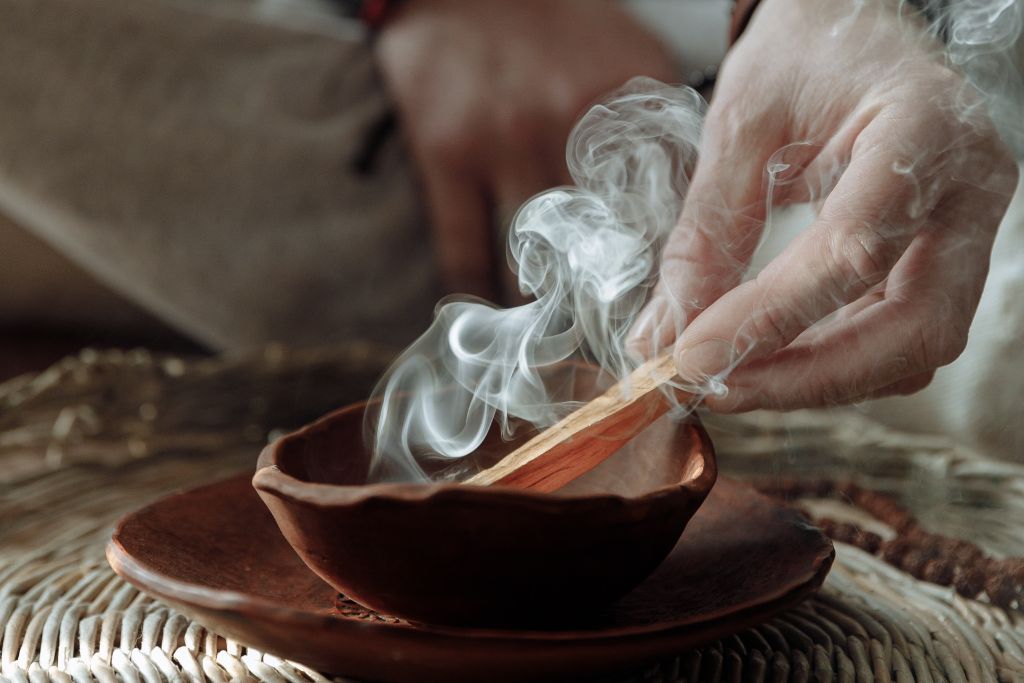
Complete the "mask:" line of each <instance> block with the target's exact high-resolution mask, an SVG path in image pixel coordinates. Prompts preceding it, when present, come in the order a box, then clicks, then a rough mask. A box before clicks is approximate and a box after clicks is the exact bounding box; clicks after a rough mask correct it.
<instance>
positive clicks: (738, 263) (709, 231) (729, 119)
mask: <svg viewBox="0 0 1024 683" xmlns="http://www.w3.org/2000/svg"><path fill="white" fill-rule="evenodd" d="M720 102H721V100H719V101H716V102H713V103H712V106H711V108H710V110H709V112H708V117H707V123H706V124H705V128H704V133H703V137H702V139H701V148H700V157H699V160H698V162H697V167H696V170H695V172H694V176H693V180H692V182H691V184H690V188H689V192H688V194H687V197H686V201H685V203H684V205H683V210H682V213H681V214H680V217H679V221H678V224H677V226H676V228H675V229H674V230H673V232H672V234H671V235H670V236H669V238H668V241H667V242H666V244H665V248H664V250H663V252H662V257H661V258H662V262H661V271H660V273H659V281H658V284H657V286H656V288H655V291H654V293H653V295H652V299H651V302H650V304H649V305H648V306H647V308H646V309H645V311H644V312H643V314H642V315H641V317H640V318H639V319H638V323H637V324H636V326H635V327H634V329H633V331H632V334H631V336H630V341H629V344H630V348H631V349H632V350H633V351H634V352H636V353H639V354H640V355H645V356H650V355H653V354H655V353H657V352H658V351H660V350H661V349H663V348H665V347H667V346H669V345H670V344H671V343H672V342H673V341H675V339H676V338H677V337H678V335H679V333H680V332H681V331H682V329H683V328H684V327H685V326H686V324H687V323H688V322H689V321H690V320H692V319H693V318H694V317H695V316H696V315H697V314H698V313H699V312H700V311H701V310H703V309H704V308H706V307H707V306H708V305H709V304H710V303H711V302H713V301H715V300H716V299H717V298H718V296H720V295H721V294H722V293H723V292H725V291H727V290H728V289H730V288H731V287H732V286H734V285H735V284H736V282H738V281H739V279H740V277H741V276H742V274H743V272H744V270H745V269H746V266H747V264H748V263H749V262H750V257H751V255H752V253H753V250H754V248H755V247H756V246H757V242H758V239H759V237H760V231H761V226H762V224H763V219H764V202H763V196H764V192H763V181H764V173H765V164H766V162H767V161H768V159H769V158H770V157H771V156H772V154H773V152H774V151H775V150H776V149H778V148H779V147H780V146H781V142H780V141H781V139H782V122H781V121H760V122H758V125H753V124H749V125H743V126H737V125H736V124H734V123H733V121H734V120H735V116H733V115H731V114H730V112H729V107H728V105H727V104H720ZM716 105H717V106H716Z"/></svg>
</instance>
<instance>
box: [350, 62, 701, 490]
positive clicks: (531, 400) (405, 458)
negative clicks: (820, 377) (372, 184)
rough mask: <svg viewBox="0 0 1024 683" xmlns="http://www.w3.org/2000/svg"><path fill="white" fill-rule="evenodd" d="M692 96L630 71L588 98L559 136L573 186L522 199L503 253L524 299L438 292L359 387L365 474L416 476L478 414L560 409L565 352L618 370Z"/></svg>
mask: <svg viewBox="0 0 1024 683" xmlns="http://www.w3.org/2000/svg"><path fill="white" fill-rule="evenodd" d="M704 109H705V103H704V101H703V100H702V98H701V97H700V95H698V94H697V93H696V92H695V91H693V90H691V89H689V88H677V87H670V86H666V85H663V84H661V83H659V82H656V81H653V80H650V79H646V78H637V79H633V80H632V81H630V82H629V83H628V84H627V85H626V86H625V87H624V88H623V89H622V90H620V91H619V92H617V93H616V94H615V95H613V96H612V97H611V98H610V99H608V100H607V101H606V102H604V103H602V104H599V105H597V106H595V107H593V108H592V109H591V110H590V111H589V112H588V113H587V114H585V115H584V116H583V118H582V119H581V120H580V121H579V122H578V123H577V125H576V127H575V129H574V130H573V132H572V134H571V135H570V137H569V141H568V144H567V147H566V156H567V161H568V167H569V171H570V173H571V175H572V178H573V181H574V182H575V186H573V187H561V188H556V189H552V190H549V191H547V192H544V193H542V194H539V195H537V196H535V197H533V198H532V199H530V200H529V201H527V202H526V203H525V204H524V205H523V206H522V207H521V208H520V209H519V212H518V213H517V214H516V215H515V217H514V219H513V221H512V225H511V229H510V233H509V244H508V253H509V261H510V265H511V266H512V268H513V269H514V270H515V271H516V272H517V275H518V280H519V288H520V290H521V291H522V293H523V294H525V295H527V296H529V297H532V298H533V299H532V301H530V303H527V304H524V305H522V306H519V307H515V308H508V309H502V308H498V307H496V306H494V305H492V304H490V303H488V302H486V301H481V300H479V299H470V298H467V297H452V298H448V299H446V300H444V301H442V302H441V303H440V304H439V305H438V309H437V311H436V314H435V318H434V322H433V324H432V325H431V326H430V328H429V329H428V330H427V331H426V333H424V334H423V335H422V336H421V337H420V338H419V339H418V340H417V341H416V342H415V343H414V344H413V345H412V346H410V347H409V348H408V349H407V350H406V351H405V352H404V353H403V354H402V355H401V356H400V357H399V358H398V360H397V361H396V362H395V363H394V365H393V366H392V367H391V368H390V369H389V370H388V372H387V373H386V374H385V376H384V377H383V378H382V379H381V381H380V382H379V383H378V385H377V388H376V389H375V390H374V392H373V401H372V402H371V410H369V411H368V412H367V418H366V423H365V426H364V431H365V437H366V439H367V441H368V445H369V446H370V447H371V448H372V450H373V454H374V461H373V471H372V472H371V476H372V478H374V479H376V480H378V481H381V480H423V479H426V478H428V477H427V475H426V473H425V472H424V469H423V463H424V461H425V459H456V458H460V457H462V456H465V455H467V454H469V453H471V452H473V451H474V450H476V449H477V448H478V447H479V446H480V445H481V443H482V442H483V440H484V438H485V436H486V435H487V433H488V432H489V431H490V430H491V428H492V426H493V425H494V424H495V423H497V424H498V425H499V426H500V429H501V433H502V436H503V437H506V438H508V437H511V436H512V434H513V433H514V431H515V430H516V428H517V427H519V426H522V425H524V424H525V425H530V426H532V427H534V428H537V429H543V428H544V427H547V426H549V425H551V424H553V423H555V422H556V421H557V420H558V419H560V418H561V417H563V416H564V415H566V414H567V413H568V412H569V411H571V410H572V409H573V408H574V407H575V404H574V403H573V401H572V398H573V397H572V395H571V388H570V387H569V386H568V384H567V383H566V382H565V381H564V376H563V375H561V374H559V377H558V379H557V380H555V379H553V378H552V375H551V373H548V372H546V370H549V369H551V368H554V367H556V366H559V365H560V364H564V362H565V361H567V360H570V359H579V358H583V359H587V360H588V361H591V362H593V363H596V364H597V365H599V366H600V367H601V368H603V370H604V372H605V373H607V375H608V376H610V377H613V378H621V377H623V376H625V375H626V374H628V373H629V371H630V370H632V369H633V367H634V363H633V361H632V360H631V359H630V357H629V355H628V354H627V353H626V350H625V338H626V335H627V333H628V331H629V329H630V327H631V326H632V323H633V321H634V319H635V317H636V316H637V314H638V313H639V311H640V309H641V307H642V306H643V304H644V301H645V299H646V295H647V291H648V289H649V288H650V287H651V286H652V285H653V283H654V280H655V278H656V275H657V267H658V258H659V253H660V249H661V246H662V243H663V242H664V239H665V237H666V236H667V235H668V233H669V231H670V230H671V229H672V227H673V226H674V224H675V221H676V218H677V216H678V214H679V211H680V208H681V205H682V200H683V197H684V196H685V194H686V189H687V183H688V174H687V172H688V170H689V168H690V167H691V166H692V164H693V162H694V161H695V157H696V150H697V143H698V140H699V137H700V129H701V121H702V118H703V113H704Z"/></svg>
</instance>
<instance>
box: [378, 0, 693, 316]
mask: <svg viewBox="0 0 1024 683" xmlns="http://www.w3.org/2000/svg"><path fill="white" fill-rule="evenodd" d="M376 49H377V58H378V62H379V65H380V68H381V70H382V72H383V75H384V79H385V81H386V84H387V86H388V88H389V90H390V92H391V95H392V97H393V98H394V100H395V103H396V105H397V109H398V113H399V117H400V120H401V122H402V125H403V128H404V130H405V133H406V135H407V136H408V142H409V144H410V146H411V149H412V153H413V156H414V158H415V160H416V162H417V165H418V167H419V170H420V173H421V177H422V180H423V184H424V188H425V190H426V195H427V197H426V198H427V202H428V206H429V209H430V214H431V218H432V223H433V231H434V236H435V249H436V252H437V258H438V261H439V264H440V267H441V272H442V276H443V278H444V285H445V287H446V288H447V289H448V290H449V291H466V292H470V293H475V294H479V295H482V296H492V295H493V294H494V292H493V285H494V282H495V279H496V275H499V274H502V273H507V271H508V269H507V268H506V267H504V265H502V267H501V268H500V270H501V273H498V274H496V273H495V272H494V261H495V258H494V257H495V255H496V254H497V253H504V251H503V250H504V245H503V244H499V245H495V240H496V239H497V236H496V235H494V230H492V225H493V223H494V216H495V211H496V210H497V212H498V213H500V214H502V215H503V218H511V212H512V211H513V210H514V209H515V208H517V207H518V206H519V204H520V203H522V202H523V201H524V200H526V199H528V198H529V197H531V196H532V195H534V194H536V193H537V192H539V191H541V190H544V189H546V188H549V187H552V186H556V185H560V184H565V183H567V182H569V177H568V173H567V171H566V166H565V139H566V136H567V135H568V132H569V129H570V128H571V126H572V124H573V122H574V120H575V119H576V117H577V116H578V115H579V114H581V113H582V112H583V110H584V109H585V108H586V107H587V106H588V105H589V104H591V103H592V101H593V100H595V99H597V98H598V97H599V96H601V95H603V94H604V93H605V92H607V91H610V90H612V89H614V88H616V87H619V86H620V85H622V84H623V83H624V82H625V81H627V80H628V79H629V78H630V77H632V76H636V75H647V76H652V77H654V78H657V79H660V80H663V81H673V80H677V78H678V77H677V75H676V73H675V72H676V69H675V67H674V66H673V63H672V60H671V58H670V57H669V55H668V53H667V52H666V50H665V49H664V48H663V47H662V45H661V44H660V43H659V42H658V40H657V39H656V38H655V37H654V36H653V35H651V34H650V33H648V32H647V31H646V30H645V29H643V28H641V27H640V26H639V25H637V24H636V23H635V22H634V21H633V20H632V19H631V18H630V17H629V16H628V15H626V14H625V13H624V12H623V11H622V10H621V9H620V8H619V7H618V6H617V5H616V3H615V2H612V1H610V0H516V1H515V2H509V1H508V0H407V2H405V3H403V4H402V5H401V6H400V8H399V10H398V12H397V14H396V15H395V16H394V17H393V18H392V19H391V20H390V21H389V23H388V24H387V25H386V26H385V27H384V29H383V31H382V32H381V34H380V36H379V40H378V42H377V47H376ZM505 214H507V215H505ZM496 247H497V248H496ZM499 250H500V251H499Z"/></svg>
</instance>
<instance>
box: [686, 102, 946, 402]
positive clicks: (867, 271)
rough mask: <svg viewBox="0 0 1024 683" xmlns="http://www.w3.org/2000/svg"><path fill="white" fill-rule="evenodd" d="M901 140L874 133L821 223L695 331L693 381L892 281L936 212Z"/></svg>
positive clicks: (750, 357)
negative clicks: (897, 265) (890, 275)
mask: <svg viewBox="0 0 1024 683" xmlns="http://www.w3.org/2000/svg"><path fill="white" fill-rule="evenodd" d="M898 133H899V131H894V130H893V129H892V127H891V126H889V125H888V123H887V122H885V121H882V122H880V123H879V125H878V126H876V127H875V129H874V130H871V127H870V126H869V129H866V130H865V132H864V134H863V135H862V136H861V138H858V142H857V145H855V154H854V157H853V159H852V161H851V163H850V166H849V167H848V168H847V169H846V171H845V172H844V173H843V176H842V178H841V179H840V180H839V183H838V184H837V185H836V187H835V189H834V190H833V191H832V193H831V194H830V195H829V197H828V199H827V200H826V201H825V204H824V206H823V207H822V211H821V213H820V214H819V216H818V218H817V220H816V221H815V223H814V224H813V225H812V226H811V227H810V228H809V229H808V230H807V231H805V232H804V233H803V234H801V235H800V236H799V237H798V238H797V239H796V240H794V242H793V243H792V244H791V245H790V246H789V247H787V248H786V249H785V250H784V251H783V253H782V254H780V255H779V256H778V257H777V258H776V259H775V260H774V261H772V262H771V263H770V264H769V265H768V266H767V267H766V268H765V269H764V270H763V271H762V272H761V273H759V274H758V276H757V277H756V278H755V279H753V280H750V281H748V282H745V283H744V284H742V285H740V286H738V287H736V288H735V289H733V290H732V291H730V292H729V293H728V294H726V295H724V296H723V297H722V298H720V299H719V300H718V301H717V302H715V304H713V305H712V306H711V307H710V308H709V309H708V310H707V311H705V312H704V314H702V315H701V316H699V317H698V318H697V319H696V320H694V322H693V323H692V324H691V325H690V326H689V327H688V328H687V330H686V331H685V332H684V334H683V336H682V338H681V339H680V340H679V342H678V343H677V345H676V357H677V363H678V366H679V372H680V375H681V376H682V377H683V378H684V379H686V380H690V381H696V382H699V381H703V380H704V378H706V377H708V376H711V375H717V374H720V373H722V372H724V371H728V370H730V369H732V368H733V367H735V366H736V365H738V364H739V363H741V362H744V363H748V362H752V361H754V360H756V359H757V358H762V357H764V356H767V355H769V354H771V353H772V352H774V351H777V350H779V349H781V348H783V347H785V346H786V345H787V344H789V343H790V342H792V341H793V340H794V339H795V338H796V337H797V336H798V335H800V334H801V333H802V332H804V330H806V329H807V328H808V327H810V326H811V325H812V324H814V323H815V322H817V321H819V320H821V319H822V318H824V317H825V316H826V315H828V314H829V313H832V312H833V311H835V310H837V309H839V308H841V307H842V306H843V305H845V304H847V303H849V302H852V301H855V300H856V299H858V298H860V297H861V296H862V295H864V294H865V293H866V292H867V291H869V290H870V289H871V288H872V287H873V286H875V285H877V284H878V283H879V282H882V281H883V280H884V279H885V277H886V276H887V275H888V273H889V271H890V270H891V269H892V267H893V266H894V265H895V263H896V262H897V260H898V259H899V258H900V257H901V255H902V254H903V252H904V251H905V250H906V248H907V245H908V244H909V243H910V241H911V239H912V238H913V237H914V235H915V234H916V233H917V230H918V229H919V227H920V226H921V225H922V223H923V221H924V216H926V215H928V213H929V212H930V211H931V209H932V208H933V207H934V205H935V199H934V198H933V197H931V196H929V197H927V198H922V196H921V193H920V180H919V179H918V178H917V177H915V175H914V173H912V172H907V171H906V170H905V166H904V165H905V164H906V162H905V158H906V157H905V155H904V154H903V153H901V151H900V149H901V148H900V147H899V146H897V145H895V144H891V141H892V138H893V136H894V135H896V134H898ZM929 161H930V160H929V159H927V158H922V159H920V160H919V162H918V163H919V164H920V165H921V166H923V167H924V168H929V167H930V165H929Z"/></svg>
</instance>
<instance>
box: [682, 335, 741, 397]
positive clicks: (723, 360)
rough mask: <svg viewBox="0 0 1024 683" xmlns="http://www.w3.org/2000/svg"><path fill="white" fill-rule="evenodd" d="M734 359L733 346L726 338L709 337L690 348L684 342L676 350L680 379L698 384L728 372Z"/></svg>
mask: <svg viewBox="0 0 1024 683" xmlns="http://www.w3.org/2000/svg"><path fill="white" fill-rule="evenodd" d="M732 360H733V346H732V344H731V343H729V342H727V341H725V340H724V339H709V340H707V341H703V342H700V343H698V344H697V345H696V346H693V347H690V348H686V346H685V343H684V344H683V345H681V346H680V348H679V350H677V351H676V368H677V369H678V371H679V377H680V379H682V380H683V381H684V382H687V383H692V384H694V385H698V386H704V385H706V384H708V380H709V379H712V378H715V377H718V376H719V375H721V374H722V373H723V372H726V371H727V370H728V369H729V366H730V365H731V363H732Z"/></svg>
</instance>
